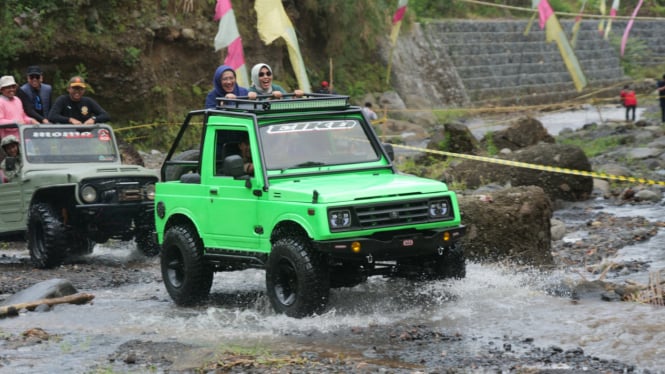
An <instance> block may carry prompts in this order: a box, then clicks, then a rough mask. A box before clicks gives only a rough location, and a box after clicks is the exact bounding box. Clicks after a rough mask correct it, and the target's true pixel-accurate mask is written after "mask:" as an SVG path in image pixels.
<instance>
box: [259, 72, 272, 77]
mask: <svg viewBox="0 0 665 374" xmlns="http://www.w3.org/2000/svg"><path fill="white" fill-rule="evenodd" d="M271 75H272V73H271V72H269V71H266V72H265V73H263V72H261V73H259V78H262V77H264V76H266V77H269V76H271Z"/></svg>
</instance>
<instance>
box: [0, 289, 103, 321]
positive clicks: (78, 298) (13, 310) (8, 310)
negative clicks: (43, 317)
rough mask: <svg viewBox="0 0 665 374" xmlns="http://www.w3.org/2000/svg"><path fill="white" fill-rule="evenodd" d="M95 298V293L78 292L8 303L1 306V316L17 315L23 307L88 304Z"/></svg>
mask: <svg viewBox="0 0 665 374" xmlns="http://www.w3.org/2000/svg"><path fill="white" fill-rule="evenodd" d="M94 298H95V295H91V294H88V293H77V294H74V295H67V296H63V297H54V298H52V299H41V300H36V301H29V302H27V303H19V304H14V305H7V306H3V307H0V318H4V317H8V316H16V315H18V312H19V310H21V309H27V310H30V311H32V310H34V309H35V308H37V307H38V306H40V305H48V306H53V305H56V304H77V305H80V304H86V303H88V302H89V301H91V300H92V299H94Z"/></svg>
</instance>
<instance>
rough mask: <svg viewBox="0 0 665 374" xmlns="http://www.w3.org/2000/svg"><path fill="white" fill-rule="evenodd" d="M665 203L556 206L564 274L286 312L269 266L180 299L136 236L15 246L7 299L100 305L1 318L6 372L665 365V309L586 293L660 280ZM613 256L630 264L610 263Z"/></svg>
mask: <svg viewBox="0 0 665 374" xmlns="http://www.w3.org/2000/svg"><path fill="white" fill-rule="evenodd" d="M578 115H579V113H578ZM578 117H579V116H578ZM606 117H607V116H606ZM565 121H570V118H567V119H565ZM584 122H586V119H585V120H584ZM543 123H544V124H546V125H547V121H546V120H543ZM582 124H583V123H582ZM662 212H663V202H659V203H652V204H642V205H630V204H624V205H621V206H616V205H612V204H609V203H608V202H606V201H602V200H599V201H594V200H592V201H587V202H584V203H576V204H570V205H568V206H566V207H565V208H564V209H561V210H558V211H556V212H555V217H556V218H558V219H560V220H562V221H564V222H565V223H566V228H567V232H568V234H567V235H566V237H565V238H564V239H563V240H561V241H558V242H556V243H554V245H553V253H554V255H555V258H556V259H557V261H558V266H556V267H555V268H548V269H531V268H524V267H521V266H518V265H515V264H475V263H469V264H468V267H467V277H466V278H465V279H463V280H459V281H437V282H420V283H413V282H409V281H406V280H402V279H385V278H381V277H373V278H370V280H369V281H368V282H367V283H366V284H362V285H359V286H356V287H354V288H343V289H337V290H333V291H332V295H331V300H330V304H329V308H328V309H327V310H326V311H325V313H324V314H322V315H320V316H314V317H309V318H304V319H292V318H288V317H285V316H282V315H276V314H275V313H274V312H273V311H272V309H271V308H270V305H269V302H268V299H267V297H266V295H265V286H264V274H263V272H261V271H258V270H245V271H240V272H232V273H219V274H216V275H215V281H214V284H213V289H212V293H211V296H210V299H209V301H208V302H207V303H205V304H204V305H202V306H198V307H192V308H180V307H176V306H175V305H174V304H173V302H172V301H171V300H170V298H169V296H168V294H167V293H166V291H165V289H164V286H163V284H162V282H161V275H160V270H159V260H158V259H157V258H146V257H144V256H142V255H141V254H140V253H138V252H137V251H136V249H135V246H134V244H133V243H131V242H129V243H126V242H111V243H107V244H105V245H98V246H97V247H96V248H95V251H94V253H93V254H92V255H90V256H86V257H81V258H78V259H75V260H73V261H71V262H70V263H67V264H65V265H63V266H61V267H59V268H57V269H52V270H36V269H33V268H32V267H31V265H30V264H29V259H28V254H27V251H26V250H25V243H24V242H22V241H20V240H5V241H3V242H2V243H0V300H2V299H5V298H6V297H8V296H9V295H10V294H12V293H14V292H16V291H18V290H20V289H23V288H25V287H27V286H30V285H32V284H35V283H37V282H39V281H41V280H46V279H52V278H64V279H69V280H70V281H71V282H72V283H73V285H74V286H75V287H76V288H77V289H78V290H79V291H80V292H86V293H92V294H93V295H94V296H95V299H94V300H93V302H92V303H90V304H86V305H68V304H67V305H57V306H54V307H53V308H51V309H49V310H37V311H33V312H28V311H22V312H21V313H20V315H19V316H17V317H13V318H6V319H0V372H11V373H34V372H39V373H62V372H68V373H115V372H117V373H120V372H122V373H125V372H131V373H146V372H151V373H152V372H165V373H166V372H168V373H180V372H182V373H190V372H243V373H246V372H256V373H259V372H261V373H263V372H278V373H305V372H307V373H319V372H330V373H347V372H359V373H365V372H366V373H375V372H378V373H440V372H447V373H485V372H505V373H546V372H547V373H553V372H557V373H562V372H566V373H578V372H589V373H623V372H654V373H657V372H663V371H662V368H663V367H665V348H663V347H662V342H663V341H665V328H663V327H662V321H663V320H665V308H663V307H662V306H658V305H653V304H648V303H645V302H639V301H638V302H625V301H617V300H615V301H604V299H603V296H602V294H603V291H602V290H598V289H591V290H587V291H584V292H578V291H580V290H577V291H575V287H574V286H575V285H576V284H579V283H580V282H582V281H584V282H587V281H588V282H592V281H595V280H599V279H601V278H602V279H603V280H604V281H609V282H612V283H614V284H626V282H631V283H633V284H634V283H642V284H646V283H647V282H648V281H649V278H650V277H651V276H653V274H654V273H658V271H659V270H660V269H663V268H665V250H664V248H665V235H664V234H662V233H661V232H660V231H661V230H659V228H660V227H662V222H663V221H665V213H662ZM646 233H651V234H646ZM14 239H16V238H14ZM608 262H613V263H616V264H621V266H616V267H614V268H613V269H611V270H610V271H608V272H603V271H602V269H603V267H602V266H603V264H604V263H608Z"/></svg>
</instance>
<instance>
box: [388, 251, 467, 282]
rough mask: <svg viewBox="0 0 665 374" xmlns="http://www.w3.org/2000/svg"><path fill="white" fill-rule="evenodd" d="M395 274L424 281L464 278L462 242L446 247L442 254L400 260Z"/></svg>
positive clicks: (464, 263) (464, 262) (464, 267)
mask: <svg viewBox="0 0 665 374" xmlns="http://www.w3.org/2000/svg"><path fill="white" fill-rule="evenodd" d="M393 275H394V276H397V277H402V278H408V279H412V280H422V281H429V280H440V279H451V278H455V279H462V278H464V277H466V258H465V256H464V249H463V248H462V244H461V243H460V242H457V243H453V244H452V245H451V246H449V247H446V248H445V249H444V250H443V253H442V254H441V255H439V254H434V255H431V256H424V257H411V258H408V259H403V260H399V261H397V267H396V269H395V271H394V273H393Z"/></svg>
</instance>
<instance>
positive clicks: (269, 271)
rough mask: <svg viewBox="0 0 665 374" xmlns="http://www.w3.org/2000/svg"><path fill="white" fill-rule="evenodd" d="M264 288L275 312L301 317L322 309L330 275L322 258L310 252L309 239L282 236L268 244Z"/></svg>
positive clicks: (325, 301)
mask: <svg viewBox="0 0 665 374" xmlns="http://www.w3.org/2000/svg"><path fill="white" fill-rule="evenodd" d="M266 288H267V292H268V299H269V300H270V303H271V304H272V306H273V308H274V309H275V311H276V312H278V313H283V314H286V315H287V316H289V317H294V318H302V317H306V316H309V315H312V314H316V313H320V312H321V311H322V310H323V309H324V308H325V307H326V305H327V303H328V297H329V294H330V274H329V273H328V268H327V265H326V262H325V261H324V259H323V258H322V257H321V256H319V255H317V254H315V253H314V252H313V251H312V248H311V244H310V242H309V240H307V239H305V238H302V237H285V238H281V239H278V240H276V241H275V242H274V243H273V245H272V251H271V253H270V257H269V258H268V264H267V267H266Z"/></svg>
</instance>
